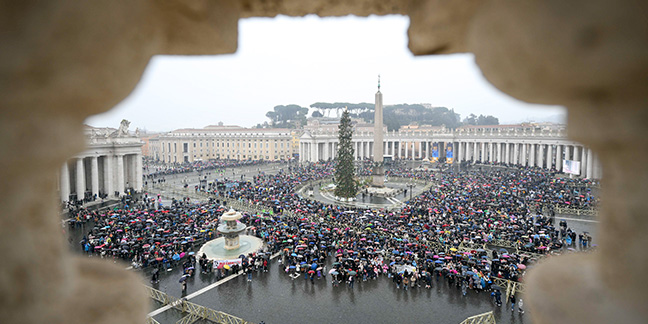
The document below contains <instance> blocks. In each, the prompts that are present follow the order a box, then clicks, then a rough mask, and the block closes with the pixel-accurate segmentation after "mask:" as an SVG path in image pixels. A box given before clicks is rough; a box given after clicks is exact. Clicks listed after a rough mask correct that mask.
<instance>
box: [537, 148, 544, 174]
mask: <svg viewBox="0 0 648 324" xmlns="http://www.w3.org/2000/svg"><path fill="white" fill-rule="evenodd" d="M537 146H538V159H537V160H538V161H537V162H538V163H537V164H536V166H538V167H539V168H543V167H544V147H545V145H544V144H538V145H537Z"/></svg>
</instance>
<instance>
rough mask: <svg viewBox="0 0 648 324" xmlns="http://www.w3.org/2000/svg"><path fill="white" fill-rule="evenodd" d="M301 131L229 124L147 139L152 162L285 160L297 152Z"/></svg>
mask: <svg viewBox="0 0 648 324" xmlns="http://www.w3.org/2000/svg"><path fill="white" fill-rule="evenodd" d="M300 135H301V132H300V131H298V130H292V129H283V128H244V127H239V126H230V125H225V126H224V125H217V126H207V127H205V128H199V129H196V128H188V129H177V130H174V131H171V132H168V133H166V134H160V135H159V136H157V137H155V138H151V139H149V141H148V142H149V145H148V146H149V155H148V157H150V158H151V159H153V160H154V161H160V162H164V163H184V162H194V161H200V160H209V159H233V160H265V161H279V160H288V159H290V158H291V157H293V154H294V153H297V150H298V147H299V136H300Z"/></svg>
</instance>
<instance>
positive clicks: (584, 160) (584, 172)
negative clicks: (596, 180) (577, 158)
mask: <svg viewBox="0 0 648 324" xmlns="http://www.w3.org/2000/svg"><path fill="white" fill-rule="evenodd" d="M581 175H582V176H583V177H587V148H586V147H585V146H583V147H581Z"/></svg>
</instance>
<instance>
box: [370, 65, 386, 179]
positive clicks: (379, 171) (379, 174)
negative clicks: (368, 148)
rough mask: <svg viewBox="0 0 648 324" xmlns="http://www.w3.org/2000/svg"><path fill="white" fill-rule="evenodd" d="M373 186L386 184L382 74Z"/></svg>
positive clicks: (375, 130)
mask: <svg viewBox="0 0 648 324" xmlns="http://www.w3.org/2000/svg"><path fill="white" fill-rule="evenodd" d="M373 147H374V149H373V153H374V154H373V161H374V168H373V181H372V183H371V185H372V186H373V187H384V186H385V169H384V167H383V102H382V93H380V75H379V76H378V92H376V103H375V111H374V145H373Z"/></svg>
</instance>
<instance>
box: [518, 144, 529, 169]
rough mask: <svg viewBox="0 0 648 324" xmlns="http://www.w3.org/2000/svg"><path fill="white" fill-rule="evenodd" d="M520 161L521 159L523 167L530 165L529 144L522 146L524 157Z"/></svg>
mask: <svg viewBox="0 0 648 324" xmlns="http://www.w3.org/2000/svg"><path fill="white" fill-rule="evenodd" d="M520 159H521V161H520V164H522V165H523V166H527V165H528V159H527V144H526V143H524V144H522V156H521V157H520Z"/></svg>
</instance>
